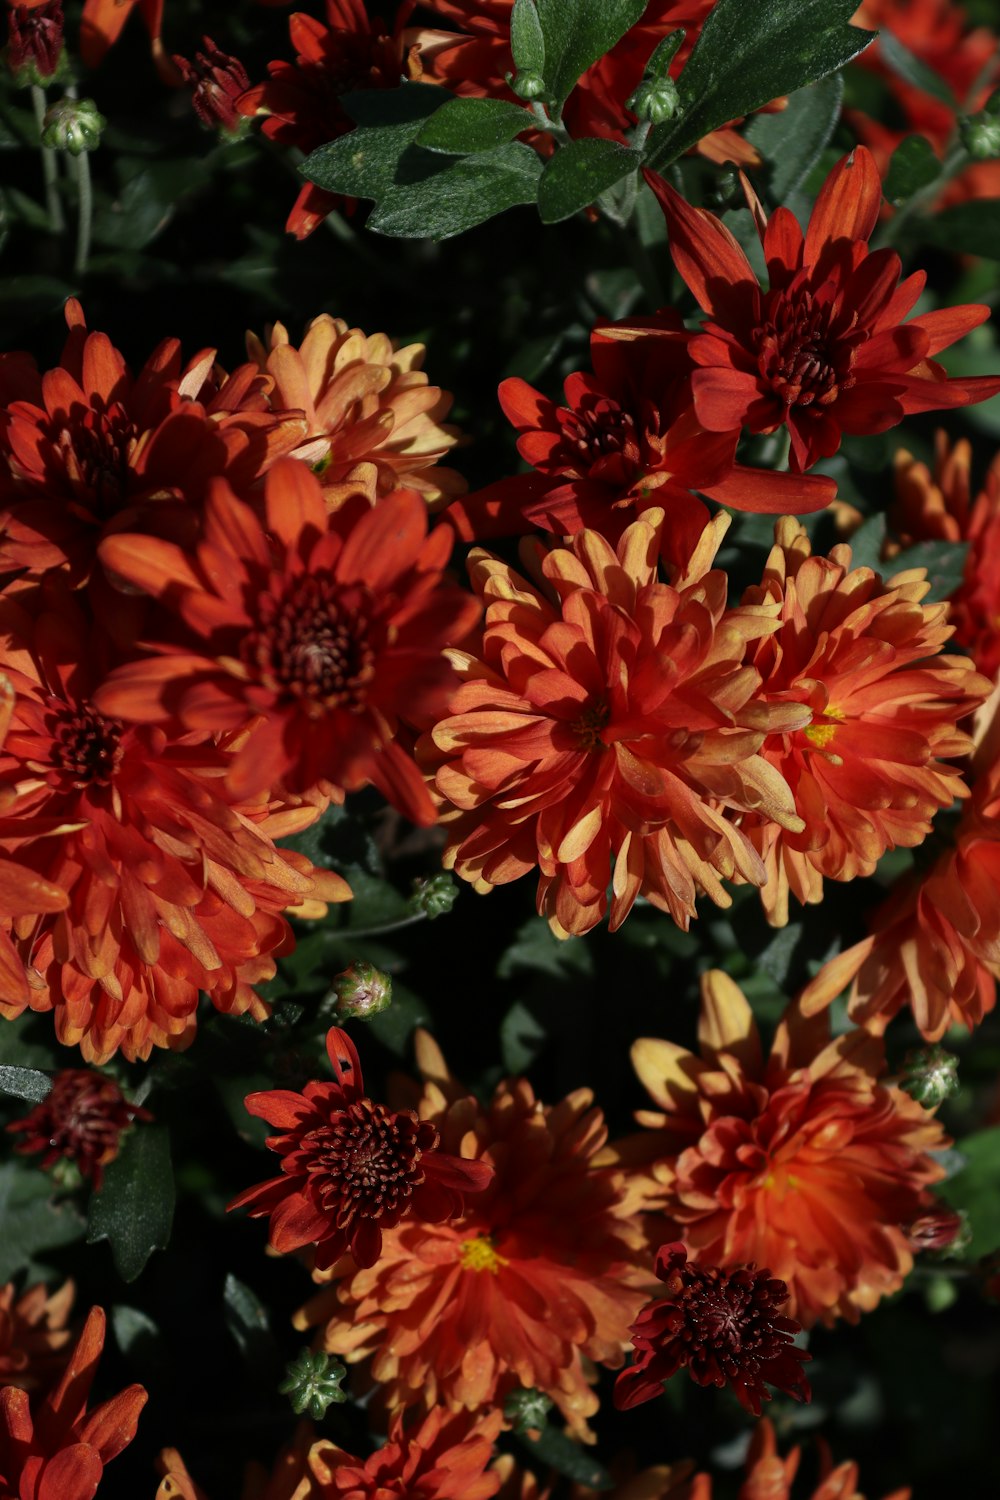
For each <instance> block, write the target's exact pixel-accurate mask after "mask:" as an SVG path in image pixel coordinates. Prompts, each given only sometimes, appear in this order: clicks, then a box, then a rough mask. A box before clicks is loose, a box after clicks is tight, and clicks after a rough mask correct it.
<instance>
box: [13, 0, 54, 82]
mask: <svg viewBox="0 0 1000 1500" xmlns="http://www.w3.org/2000/svg"><path fill="white" fill-rule="evenodd" d="M7 25H8V28H9V30H8V36H7V48H6V51H5V53H4V60H5V61H6V64H7V67H8V68H9V69H10V71H11V73H12V74H13V75H14V77H15V78H17V76H18V74H20V73H21V72H22V70H27V72H26V75H25V76H26V78H27V80H28V81H30V82H36V83H41V84H44V83H45V82H46V81H47V80H48V79H51V78H52V77H53V75H54V74H55V72H56V70H57V68H58V67H59V62H60V59H61V58H62V55H63V30H64V26H65V20H64V17H63V6H62V0H42V3H41V4H35V5H13V4H12V5H9V6H8V10H7Z"/></svg>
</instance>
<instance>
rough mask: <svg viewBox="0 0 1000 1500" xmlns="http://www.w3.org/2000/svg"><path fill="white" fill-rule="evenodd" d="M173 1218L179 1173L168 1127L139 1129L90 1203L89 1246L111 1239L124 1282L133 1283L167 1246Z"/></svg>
mask: <svg viewBox="0 0 1000 1500" xmlns="http://www.w3.org/2000/svg"><path fill="white" fill-rule="evenodd" d="M173 1217H174V1174H173V1168H172V1166H171V1164H170V1134H169V1132H168V1130H167V1128H166V1126H165V1125H136V1126H133V1128H132V1129H131V1130H130V1131H129V1132H128V1134H127V1135H126V1136H125V1137H124V1138H123V1140H122V1145H121V1150H120V1151H119V1153H118V1156H117V1157H116V1158H115V1160H114V1161H113V1162H112V1163H111V1165H110V1166H109V1167H108V1168H107V1170H106V1171H105V1173H104V1184H103V1186H102V1188H101V1191H100V1193H99V1194H98V1195H97V1196H96V1197H95V1198H94V1199H93V1200H92V1202H91V1205H90V1223H89V1225H88V1226H87V1243H88V1244H90V1245H93V1244H95V1243H96V1242H97V1241H98V1240H108V1241H110V1244H111V1254H112V1257H113V1258H114V1262H115V1267H116V1269H117V1271H118V1274H119V1276H121V1278H122V1280H123V1281H134V1280H135V1278H136V1277H137V1276H138V1275H139V1273H140V1272H141V1271H142V1269H143V1267H144V1266H145V1264H146V1262H147V1260H148V1259H149V1257H150V1256H151V1255H152V1253H153V1251H154V1250H163V1249H165V1248H166V1245H167V1242H168V1240H169V1239H170V1226H171V1224H172V1223H173Z"/></svg>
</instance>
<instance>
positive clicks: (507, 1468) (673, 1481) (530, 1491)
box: [494, 1454, 763, 1500]
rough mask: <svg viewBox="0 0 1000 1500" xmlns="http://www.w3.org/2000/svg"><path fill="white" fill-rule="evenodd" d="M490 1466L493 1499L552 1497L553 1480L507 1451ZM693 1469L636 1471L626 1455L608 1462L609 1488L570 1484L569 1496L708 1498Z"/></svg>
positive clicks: (579, 1499)
mask: <svg viewBox="0 0 1000 1500" xmlns="http://www.w3.org/2000/svg"><path fill="white" fill-rule="evenodd" d="M494 1468H495V1470H496V1472H497V1473H498V1474H499V1475H500V1476H501V1478H502V1480H503V1484H502V1486H501V1488H500V1489H499V1490H498V1492H497V1500H552V1496H553V1492H554V1488H555V1486H554V1484H553V1483H552V1482H549V1483H543V1482H542V1481H541V1480H539V1479H538V1478H537V1477H536V1476H535V1475H534V1474H532V1473H531V1472H530V1470H524V1469H521V1468H519V1466H518V1465H517V1464H516V1463H515V1461H514V1460H513V1459H512V1458H511V1457H510V1456H509V1455H507V1454H503V1455H501V1457H500V1458H498V1459H497V1461H496V1463H495V1465H494ZM693 1470H694V1464H693V1463H690V1462H687V1461H685V1462H683V1463H679V1464H655V1465H654V1466H653V1468H651V1469H643V1470H642V1472H641V1473H639V1474H637V1473H636V1472H635V1464H634V1463H631V1462H629V1461H628V1459H626V1460H625V1461H624V1462H622V1463H613V1464H612V1465H611V1475H612V1478H614V1479H615V1480H616V1483H615V1487H614V1489H613V1490H595V1489H591V1487H590V1485H587V1484H574V1485H573V1486H572V1487H571V1488H570V1490H569V1500H600V1497H601V1496H603V1497H604V1500H712V1481H711V1479H709V1477H708V1475H707V1474H695V1473H694V1472H693ZM622 1471H624V1473H623V1472H622ZM761 1500H763V1497H761Z"/></svg>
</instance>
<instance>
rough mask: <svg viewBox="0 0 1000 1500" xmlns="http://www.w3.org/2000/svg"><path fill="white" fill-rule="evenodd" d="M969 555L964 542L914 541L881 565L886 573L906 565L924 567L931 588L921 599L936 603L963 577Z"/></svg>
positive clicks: (897, 571)
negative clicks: (903, 550)
mask: <svg viewBox="0 0 1000 1500" xmlns="http://www.w3.org/2000/svg"><path fill="white" fill-rule="evenodd" d="M968 555H969V544H968V542H943V541H933V542H917V543H916V545H915V546H913V547H907V549H906V551H905V552H899V553H897V555H896V556H895V557H894V558H892V560H891V561H890V562H888V563H883V564H882V571H883V572H884V573H885V574H886V575H887V576H889V575H891V574H893V573H902V572H903V571H904V569H906V568H926V569H927V579H928V582H929V583H930V585H931V591H930V593H929V594H927V595H926V596H925V598H924V603H925V604H937V603H939V602H940V601H941V600H942V599H950V598H951V596H952V594H953V593H954V592H955V590H956V589H957V588H958V586H959V584H960V583H961V582H962V579H963V577H964V576H965V561H966V558H967V557H968Z"/></svg>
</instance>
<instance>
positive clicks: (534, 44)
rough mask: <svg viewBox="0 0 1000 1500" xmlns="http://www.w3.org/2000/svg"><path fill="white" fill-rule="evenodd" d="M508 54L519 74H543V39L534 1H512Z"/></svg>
mask: <svg viewBox="0 0 1000 1500" xmlns="http://www.w3.org/2000/svg"><path fill="white" fill-rule="evenodd" d="M510 54H511V57H513V59H514V66H515V68H516V69H517V71H518V72H519V73H538V74H542V73H544V71H545V37H544V36H543V35H542V23H541V21H540V19H539V16H538V11H537V10H536V8H535V0H514V9H513V10H512V11H511V13H510Z"/></svg>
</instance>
